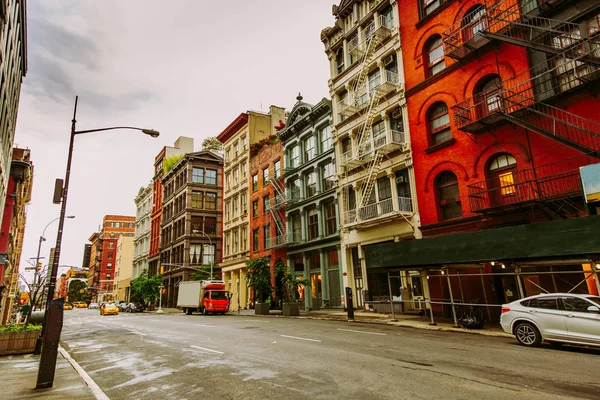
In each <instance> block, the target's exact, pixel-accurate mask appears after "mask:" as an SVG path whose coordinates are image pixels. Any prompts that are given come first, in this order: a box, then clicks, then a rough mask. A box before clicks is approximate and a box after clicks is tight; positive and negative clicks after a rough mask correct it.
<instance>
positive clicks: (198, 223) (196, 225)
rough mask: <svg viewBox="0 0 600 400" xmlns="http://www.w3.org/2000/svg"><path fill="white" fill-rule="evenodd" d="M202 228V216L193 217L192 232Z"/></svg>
mask: <svg viewBox="0 0 600 400" xmlns="http://www.w3.org/2000/svg"><path fill="white" fill-rule="evenodd" d="M201 230H202V217H192V233H196V232H199V231H201ZM207 233H208V232H207Z"/></svg>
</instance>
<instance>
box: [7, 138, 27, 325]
mask: <svg viewBox="0 0 600 400" xmlns="http://www.w3.org/2000/svg"><path fill="white" fill-rule="evenodd" d="M30 156H31V153H30V151H29V150H28V149H20V148H14V149H13V152H12V163H11V164H10V176H9V181H8V186H7V192H6V199H5V200H6V201H5V206H4V212H3V216H2V226H1V228H0V229H1V234H0V286H1V287H2V288H3V289H4V290H3V291H2V295H1V297H0V318H1V320H0V323H1V324H2V325H4V324H6V323H7V321H8V318H9V316H10V311H11V308H12V301H13V299H14V297H15V295H16V293H17V290H18V285H19V264H20V262H21V252H22V249H23V236H24V233H25V223H26V219H27V214H26V207H27V204H29V202H30V201H31V190H32V187H33V164H32V162H31V158H30Z"/></svg>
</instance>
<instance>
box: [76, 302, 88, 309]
mask: <svg viewBox="0 0 600 400" xmlns="http://www.w3.org/2000/svg"><path fill="white" fill-rule="evenodd" d="M73 305H74V306H75V308H87V304H86V303H85V302H83V301H76V302H74V303H73Z"/></svg>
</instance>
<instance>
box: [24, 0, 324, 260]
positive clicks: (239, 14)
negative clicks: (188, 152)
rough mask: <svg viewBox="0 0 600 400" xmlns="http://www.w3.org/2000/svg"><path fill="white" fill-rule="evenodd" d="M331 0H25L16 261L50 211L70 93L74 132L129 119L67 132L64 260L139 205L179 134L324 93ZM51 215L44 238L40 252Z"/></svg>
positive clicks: (28, 254)
mask: <svg viewBox="0 0 600 400" xmlns="http://www.w3.org/2000/svg"><path fill="white" fill-rule="evenodd" d="M334 3H335V1H334V0H220V1H208V0H173V1H164V0H128V1H119V0H95V1H91V0H87V1H81V0H53V1H47V0H29V1H28V2H27V7H28V8H27V17H28V20H27V24H28V37H27V39H28V54H27V56H28V72H27V76H26V77H25V78H24V81H23V86H22V88H21V98H20V104H19V114H18V120H17V126H16V134H15V142H14V144H15V146H17V147H22V148H29V149H31V160H32V162H33V164H34V181H33V194H32V200H31V203H30V204H29V206H28V209H27V225H26V228H25V239H24V245H23V253H22V257H21V264H20V269H21V271H23V269H24V268H25V267H27V266H29V264H28V260H29V259H31V258H32V257H35V256H36V254H37V248H38V243H39V238H40V236H41V235H42V233H43V231H44V228H45V227H46V226H47V225H48V223H50V221H52V220H53V219H54V218H58V216H59V215H60V205H56V204H53V203H52V196H53V192H54V181H55V179H56V178H62V179H64V176H65V169H66V160H67V153H68V144H69V135H70V129H71V119H72V117H73V105H74V101H75V96H76V95H78V96H79V101H78V108H77V130H85V129H96V128H103V127H110V126H123V125H126V126H136V127H141V128H151V129H156V130H158V131H160V133H161V135H160V137H159V138H157V139H153V138H151V137H149V136H147V135H144V134H142V133H141V132H138V131H132V130H119V131H108V132H100V133H92V134H86V135H80V136H76V137H75V144H74V152H73V161H72V168H71V181H70V184H69V194H68V201H67V215H74V216H75V218H74V219H67V220H66V221H65V227H64V231H63V240H62V251H61V256H60V265H71V266H81V263H82V259H83V249H84V245H85V244H86V243H89V242H88V240H87V239H88V238H89V237H90V236H91V234H92V233H94V232H96V231H98V229H99V226H100V224H101V223H102V217H103V216H104V215H107V214H119V215H132V216H135V203H134V198H135V196H136V195H137V193H138V191H139V189H140V188H141V187H142V186H146V185H147V184H148V183H150V181H151V177H152V173H153V164H154V157H155V156H156V155H157V154H158V152H159V151H160V150H161V149H162V147H163V146H172V145H173V143H174V142H175V140H176V139H177V138H178V137H179V136H189V137H192V138H194V142H195V143H194V149H195V150H196V151H198V150H201V143H202V140H203V139H204V138H206V137H209V136H216V135H218V134H219V133H220V132H221V131H222V130H223V129H224V128H225V127H226V126H227V125H228V124H229V123H230V122H231V121H232V120H233V119H234V118H235V117H236V116H238V115H239V114H240V113H241V112H244V111H247V110H263V111H268V109H269V106H270V105H278V106H283V107H285V108H286V109H288V110H289V109H291V107H292V106H293V105H294V103H295V102H296V96H297V95H298V92H301V93H302V96H303V97H304V101H305V102H308V103H312V104H315V103H317V102H318V101H320V100H321V99H322V98H323V97H329V92H328V87H327V80H328V78H329V65H328V62H327V57H326V55H325V52H324V47H323V44H322V43H321V41H320V33H321V30H322V29H323V28H325V27H327V26H331V25H333V23H334V18H333V16H332V14H331V8H332V5H333V4H334ZM57 229H58V221H56V222H53V223H51V224H50V225H49V226H48V228H47V229H46V232H45V235H44V237H45V238H46V239H47V240H46V241H45V242H44V243H43V245H42V252H41V256H42V257H45V259H44V260H42V261H43V263H44V265H45V264H46V263H47V260H48V255H49V251H50V248H51V247H54V244H55V241H56V233H57Z"/></svg>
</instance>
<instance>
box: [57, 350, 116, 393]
mask: <svg viewBox="0 0 600 400" xmlns="http://www.w3.org/2000/svg"><path fill="white" fill-rule="evenodd" d="M58 352H59V353H60V354H61V355H62V356H63V357H64V358H65V359H66V360H67V361H68V362H69V364H71V366H72V367H73V368H74V369H75V371H77V373H78V374H79V376H80V377H81V379H83V381H84V382H85V384H86V385H87V386H88V387H89V388H90V391H91V392H92V394H93V395H94V397H95V398H96V399H97V400H110V399H109V397H108V396H107V395H106V394H105V393H104V392H103V391H102V389H100V386H98V384H96V382H94V380H93V379H92V378H91V377H90V376H89V375H88V374H87V372H85V371H84V369H83V368H81V365H79V363H77V361H75V360H74V359H73V357H71V355H70V354H69V353H67V351H66V350H65V349H64V348H63V347H62V346H58Z"/></svg>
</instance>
